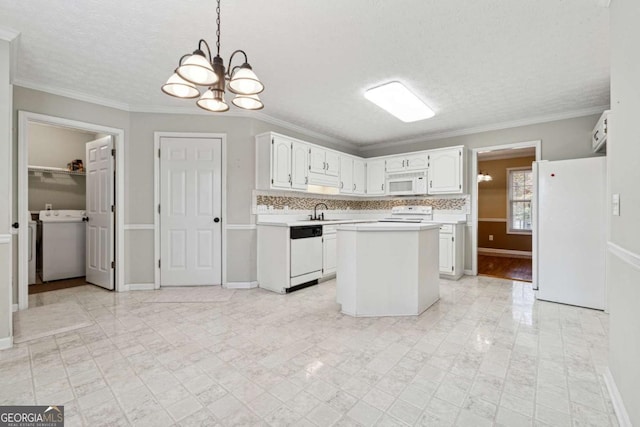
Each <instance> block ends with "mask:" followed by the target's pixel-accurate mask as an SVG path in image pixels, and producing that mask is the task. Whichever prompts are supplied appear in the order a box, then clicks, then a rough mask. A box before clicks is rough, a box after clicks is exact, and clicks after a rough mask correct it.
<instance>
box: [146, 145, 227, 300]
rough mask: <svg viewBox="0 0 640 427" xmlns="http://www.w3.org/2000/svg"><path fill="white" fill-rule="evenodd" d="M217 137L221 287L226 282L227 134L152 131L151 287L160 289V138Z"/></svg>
mask: <svg viewBox="0 0 640 427" xmlns="http://www.w3.org/2000/svg"><path fill="white" fill-rule="evenodd" d="M164 137H167V138H219V139H220V140H221V141H222V147H221V151H222V158H221V159H220V162H221V169H220V174H221V182H220V185H221V187H222V188H221V193H220V197H221V200H220V209H221V211H222V221H221V227H222V233H221V236H222V250H221V254H222V278H221V279H222V280H221V283H220V285H221V287H222V286H224V284H225V283H226V282H227V134H226V133H208V132H204V133H203V132H154V133H153V247H154V250H153V251H154V254H153V260H154V263H155V266H154V269H153V271H154V273H153V287H154V289H160V285H161V277H160V267H159V265H158V263H159V261H160V213H159V212H158V205H159V204H160V156H158V150H159V149H160V139H161V138H164Z"/></svg>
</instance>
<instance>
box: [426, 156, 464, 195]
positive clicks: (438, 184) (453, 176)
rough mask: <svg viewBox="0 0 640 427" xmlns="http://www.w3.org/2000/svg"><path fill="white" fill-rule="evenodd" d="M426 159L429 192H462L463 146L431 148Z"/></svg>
mask: <svg viewBox="0 0 640 427" xmlns="http://www.w3.org/2000/svg"><path fill="white" fill-rule="evenodd" d="M427 160H428V164H427V170H428V178H429V186H428V192H429V194H460V193H462V187H463V185H462V182H463V180H462V176H463V171H464V147H453V148H443V149H438V150H431V151H429V152H428V154H427Z"/></svg>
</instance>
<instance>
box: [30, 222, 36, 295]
mask: <svg viewBox="0 0 640 427" xmlns="http://www.w3.org/2000/svg"><path fill="white" fill-rule="evenodd" d="M37 234H38V223H37V222H36V221H34V220H32V219H30V220H29V284H30V285H33V284H34V283H36V253H37V252H36V235H37Z"/></svg>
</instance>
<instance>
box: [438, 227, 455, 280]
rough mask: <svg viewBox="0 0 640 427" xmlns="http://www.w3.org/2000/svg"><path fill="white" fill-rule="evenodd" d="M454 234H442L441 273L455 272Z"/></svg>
mask: <svg viewBox="0 0 640 427" xmlns="http://www.w3.org/2000/svg"><path fill="white" fill-rule="evenodd" d="M452 239H453V235H451V234H440V273H444V274H452V273H453V240H452Z"/></svg>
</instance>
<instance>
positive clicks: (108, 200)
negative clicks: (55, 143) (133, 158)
mask: <svg viewBox="0 0 640 427" xmlns="http://www.w3.org/2000/svg"><path fill="white" fill-rule="evenodd" d="M112 149H113V139H112V137H111V136H105V137H104V138H100V139H96V140H95V141H91V142H88V143H87V144H86V148H85V154H86V159H87V164H86V173H87V175H86V180H87V182H86V192H87V193H86V197H87V200H86V203H87V206H86V212H87V218H88V222H87V225H86V241H87V247H86V251H87V256H86V265H87V267H86V281H87V282H89V283H93V284H94V285H98V286H101V287H103V288H106V289H113V277H114V275H113V269H112V268H111V262H112V261H113V260H114V257H113V252H114V235H113V231H114V217H113V216H114V213H113V212H112V211H111V207H112V206H113V183H114V162H113V155H112V154H111V150H112Z"/></svg>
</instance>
